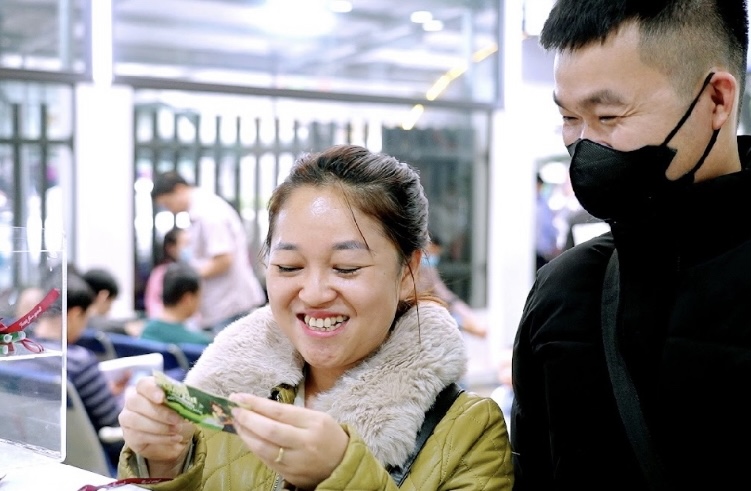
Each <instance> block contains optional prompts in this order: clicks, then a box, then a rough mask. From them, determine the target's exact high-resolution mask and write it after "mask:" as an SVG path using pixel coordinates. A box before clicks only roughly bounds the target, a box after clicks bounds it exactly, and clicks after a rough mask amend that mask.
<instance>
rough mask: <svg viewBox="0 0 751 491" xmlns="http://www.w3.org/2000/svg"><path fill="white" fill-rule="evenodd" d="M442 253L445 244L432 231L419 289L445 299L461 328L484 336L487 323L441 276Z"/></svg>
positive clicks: (422, 266)
mask: <svg viewBox="0 0 751 491" xmlns="http://www.w3.org/2000/svg"><path fill="white" fill-rule="evenodd" d="M442 254H443V245H442V243H441V240H440V239H439V238H438V237H437V236H436V235H433V234H432V233H431V235H430V242H429V243H428V247H427V248H426V253H425V254H424V255H423V257H422V260H421V267H420V275H419V277H418V279H417V290H418V291H419V292H421V293H430V294H433V295H435V296H436V297H438V298H440V299H441V300H443V301H444V302H445V303H446V305H447V306H448V309H449V312H451V315H452V316H453V317H454V319H455V320H456V323H457V324H458V326H459V328H460V329H461V330H463V331H466V332H467V333H469V334H472V335H473V336H478V337H481V338H484V337H485V336H487V334H488V329H487V327H486V326H485V324H484V323H483V322H482V321H481V320H480V319H479V317H478V316H477V314H475V312H474V310H473V309H472V307H470V306H469V305H468V304H467V303H466V302H464V301H463V300H462V299H461V298H459V296H458V295H457V294H456V293H454V292H453V291H451V289H450V288H449V287H448V286H447V285H446V283H445V282H444V281H443V278H441V273H440V271H439V270H438V263H439V262H440V259H441V255H442Z"/></svg>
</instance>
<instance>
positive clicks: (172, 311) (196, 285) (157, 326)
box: [141, 262, 212, 345]
mask: <svg viewBox="0 0 751 491" xmlns="http://www.w3.org/2000/svg"><path fill="white" fill-rule="evenodd" d="M162 284H163V285H162V288H161V290H162V304H163V306H162V310H161V312H160V313H159V315H158V316H157V317H154V318H151V319H149V320H147V321H146V324H145V325H144V328H143V331H142V332H141V338H143V339H151V340H154V341H161V342H163V343H174V344H180V343H194V344H204V345H205V344H209V343H210V342H211V340H212V337H211V336H209V335H207V334H206V333H204V332H196V331H191V330H189V329H188V326H187V324H186V322H187V321H188V319H190V318H191V317H193V315H194V314H195V313H196V312H197V311H198V306H199V304H200V303H201V277H200V276H198V272H197V271H196V270H195V269H193V267H192V266H190V265H189V264H183V263H179V262H175V263H172V264H169V265H166V266H165V272H164V274H163V275H162Z"/></svg>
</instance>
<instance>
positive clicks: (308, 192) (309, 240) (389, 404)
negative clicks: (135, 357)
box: [120, 145, 513, 490]
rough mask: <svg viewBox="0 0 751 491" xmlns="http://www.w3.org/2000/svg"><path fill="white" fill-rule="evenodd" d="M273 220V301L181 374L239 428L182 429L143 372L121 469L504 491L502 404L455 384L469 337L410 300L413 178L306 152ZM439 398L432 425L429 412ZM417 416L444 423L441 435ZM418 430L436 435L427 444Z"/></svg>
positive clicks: (376, 162)
mask: <svg viewBox="0 0 751 491" xmlns="http://www.w3.org/2000/svg"><path fill="white" fill-rule="evenodd" d="M268 211H269V231H268V235H267V237H266V241H265V253H266V254H265V255H266V259H267V269H266V271H267V272H266V284H267V289H268V295H269V305H268V306H267V307H264V308H262V309H258V310H257V311H255V312H254V313H252V314H251V315H249V316H247V317H245V318H243V319H241V320H239V321H237V322H236V323H234V324H233V325H231V326H229V327H228V328H227V329H225V330H224V331H222V332H221V333H220V334H219V335H218V336H217V337H216V339H215V341H214V343H213V344H212V345H210V346H209V347H207V349H206V351H205V352H204V354H203V355H202V356H201V358H200V359H199V360H198V362H197V363H196V365H195V367H194V368H193V369H192V371H191V372H190V373H189V374H188V376H187V378H186V382H187V383H189V384H191V385H194V386H197V387H199V388H201V389H203V390H205V391H208V392H212V393H216V394H219V395H224V396H228V397H230V398H231V399H232V400H233V401H234V402H236V403H237V404H238V405H239V407H238V408H235V409H234V410H233V412H232V416H233V420H234V424H235V429H236V430H237V434H236V435H235V434H227V433H222V432H214V431H211V430H207V429H203V428H201V429H199V428H196V427H194V426H193V425H192V424H190V423H187V422H185V421H181V420H180V419H179V418H177V417H176V415H175V414H174V413H172V412H171V411H170V410H169V409H167V408H166V407H164V406H163V405H162V402H163V396H162V392H161V390H159V389H158V388H157V387H156V386H155V384H154V381H153V379H144V380H143V381H142V382H140V383H139V386H138V389H137V391H135V392H133V393H131V394H130V395H129V399H128V403H127V405H126V406H127V407H126V409H125V410H124V411H123V413H122V415H121V421H122V426H123V429H124V436H125V440H126V443H127V445H128V448H127V449H126V450H125V452H124V454H123V456H122V459H121V466H120V473H121V475H122V476H124V477H131V476H135V475H138V474H140V476H141V477H147V476H146V475H145V474H147V473H148V474H150V475H151V476H152V477H156V476H160V477H161V476H167V477H173V478H174V479H172V480H171V481H169V482H166V483H163V484H160V485H157V486H156V487H155V488H154V489H160V490H177V489H180V490H183V489H189V490H198V489H205V490H215V489H216V490H218V489H235V488H227V487H226V486H225V483H227V482H237V483H242V486H243V487H242V489H248V488H250V487H253V485H257V486H260V485H261V483H266V482H270V481H274V482H276V485H275V487H274V489H283V486H285V487H284V489H287V487H286V486H287V485H289V486H296V488H294V489H328V490H339V489H342V490H343V489H397V488H405V489H421V490H449V489H500V490H510V489H511V487H512V484H513V476H512V472H511V449H510V446H509V443H508V435H507V432H506V426H505V423H504V419H503V415H502V413H501V410H500V409H499V407H498V405H497V404H496V403H495V402H494V401H493V400H492V399H489V398H485V397H480V396H478V395H476V394H471V393H467V392H462V391H458V390H455V387H456V386H455V383H456V382H457V381H458V380H459V379H460V377H461V376H462V375H463V374H464V372H465V370H466V365H467V353H466V350H465V346H464V341H463V339H462V337H461V335H460V333H459V330H458V328H457V326H456V323H455V321H454V320H453V318H452V317H451V315H450V314H449V312H448V310H447V309H446V307H445V306H444V305H442V304H441V303H439V302H438V301H436V300H435V299H433V298H430V297H423V296H420V295H417V294H416V288H415V282H416V280H417V278H418V277H419V275H420V267H421V266H420V260H421V257H422V255H423V253H424V249H425V247H426V246H427V243H428V201H427V199H426V197H425V194H424V191H423V188H422V185H421V184H420V180H419V177H418V173H417V172H416V170H415V169H413V168H412V167H411V166H410V165H408V164H406V163H403V162H400V161H398V160H397V159H395V158H393V157H390V156H387V155H383V154H375V153H372V152H370V151H368V150H367V149H365V148H362V147H358V146H352V145H343V146H336V147H332V148H330V149H328V150H325V151H323V152H321V153H318V154H308V155H304V156H302V157H301V158H300V159H298V160H297V162H296V163H295V165H294V166H293V168H292V170H291V172H290V175H289V176H288V177H287V179H286V180H285V181H284V182H283V183H282V184H281V185H280V186H278V187H277V188H276V190H275V191H274V193H273V195H272V197H271V200H270V202H269V205H268ZM447 393H449V394H451V393H453V394H454V395H453V399H452V397H445V395H444V394H447ZM439 396H440V397H439ZM444 403H445V406H446V409H445V415H443V418H442V419H441V416H442V415H441V414H438V415H437V416H436V417H435V418H434V417H433V415H434V413H436V411H429V410H430V409H431V407H432V406H434V405H435V406H438V407H443V405H444ZM449 406H450V407H449ZM426 412H427V413H428V415H426ZM424 420H428V421H433V422H437V425H436V426H435V427H434V429H433V430H432V433H431V431H430V430H425V431H423V430H424V429H425V428H426V427H425V426H424V425H423V421H424ZM418 432H420V433H422V434H423V437H424V436H425V435H429V437H428V438H427V440H426V441H425V438H423V440H421V441H420V443H419V444H418V443H417V442H418ZM423 445H424V446H423ZM416 447H417V448H418V449H419V448H422V449H423V451H420V450H418V451H417V452H418V453H416V454H414V453H413V451H414V449H415V448H416ZM437 456H439V457H437ZM436 458H440V461H441V462H442V463H443V468H442V472H434V471H435V468H434V467H435V466H434V462H435V459H436ZM147 469H148V471H147ZM405 475H406V477H403V476H405ZM236 489H240V488H236Z"/></svg>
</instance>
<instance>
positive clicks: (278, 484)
mask: <svg viewBox="0 0 751 491" xmlns="http://www.w3.org/2000/svg"><path fill="white" fill-rule="evenodd" d="M282 481H283V480H282V476H280V475H279V474H277V475H276V478H275V479H274V488H273V491H283V488H282Z"/></svg>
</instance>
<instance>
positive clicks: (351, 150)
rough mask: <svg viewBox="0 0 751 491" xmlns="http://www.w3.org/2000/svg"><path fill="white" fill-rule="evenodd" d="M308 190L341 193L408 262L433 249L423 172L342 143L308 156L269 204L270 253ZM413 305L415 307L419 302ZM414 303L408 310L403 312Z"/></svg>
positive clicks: (405, 262)
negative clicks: (283, 215) (293, 198)
mask: <svg viewBox="0 0 751 491" xmlns="http://www.w3.org/2000/svg"><path fill="white" fill-rule="evenodd" d="M302 186H314V187H328V186H331V187H337V188H338V189H340V190H341V191H342V193H343V195H344V199H345V201H346V203H348V204H349V206H350V208H351V209H357V210H358V211H360V212H361V213H364V214H365V215H367V216H369V217H371V218H373V219H374V220H375V221H377V222H378V223H380V224H381V226H382V228H383V233H384V235H385V236H386V237H387V238H388V239H389V240H390V241H391V242H392V243H393V244H394V246H395V247H396V249H397V250H398V251H399V255H400V257H401V259H402V261H403V263H404V264H407V263H408V260H409V258H410V257H411V256H412V254H413V253H414V252H415V251H417V250H425V248H426V246H427V245H428V240H429V237H428V199H427V198H426V197H425V191H424V190H423V187H422V184H421V183H420V176H419V174H418V172H417V170H416V169H414V168H413V167H411V166H410V165H409V164H406V163H404V162H400V161H399V160H398V159H396V158H394V157H391V156H388V155H384V154H379V153H374V152H371V151H370V150H368V149H366V148H364V147H360V146H356V145H337V146H333V147H331V148H328V149H327V150H324V151H322V152H319V153H309V154H305V155H302V156H301V157H300V158H298V159H297V160H296V161H295V164H294V165H293V167H292V170H291V171H290V174H289V176H287V178H286V179H285V180H284V182H282V183H281V184H280V185H279V186H278V187H277V188H276V189H275V190H274V192H273V193H272V195H271V199H270V200H269V204H268V212H269V230H268V234H267V235H266V240H265V242H264V251H263V252H264V253H267V252H268V251H269V249H270V247H271V238H272V237H273V235H274V230H275V227H276V217H277V215H278V214H279V211H280V210H281V209H282V207H283V206H284V204H285V203H286V202H287V199H288V198H289V196H290V194H291V193H292V192H293V191H294V190H295V189H297V188H300V187H302ZM353 216H354V214H353ZM413 274H414V272H413ZM408 303H409V305H411V304H414V303H415V300H414V299H413V300H411V301H410V302H408ZM409 305H406V306H402V308H400V313H402V312H403V310H402V309H404V310H406V308H405V307H409Z"/></svg>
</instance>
